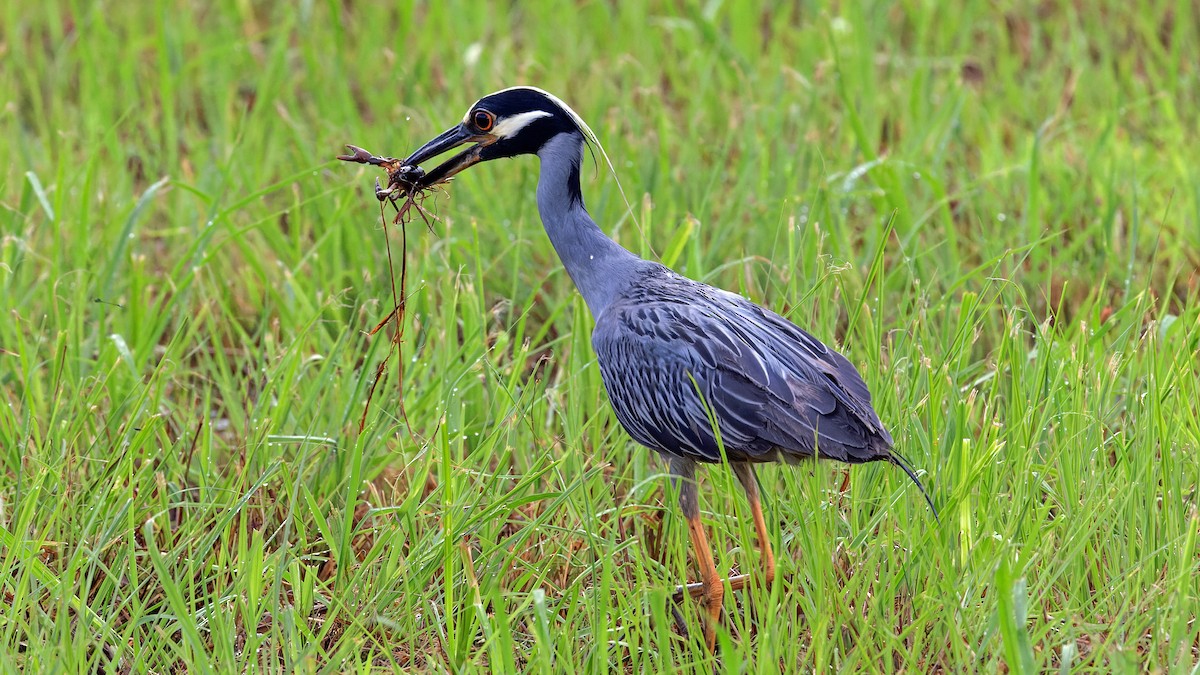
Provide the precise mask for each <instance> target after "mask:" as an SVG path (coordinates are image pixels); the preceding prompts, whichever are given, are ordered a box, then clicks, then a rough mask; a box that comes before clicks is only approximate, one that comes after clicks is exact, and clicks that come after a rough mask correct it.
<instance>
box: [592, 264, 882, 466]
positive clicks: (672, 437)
mask: <svg viewBox="0 0 1200 675" xmlns="http://www.w3.org/2000/svg"><path fill="white" fill-rule="evenodd" d="M639 274H640V275H641V276H640V278H637V279H634V280H632V281H633V283H630V284H629V285H628V286H627V287H626V290H625V291H624V292H623V293H622V294H621V296H620V297H619V298H617V299H616V300H615V301H614V302H612V303H611V304H610V305H609V306H608V307H606V308H605V310H604V311H603V312H601V313H600V315H599V316H598V317H597V320H596V329H595V332H594V333H593V335H592V344H593V346H594V347H595V350H596V355H597V357H598V359H599V363H600V371H601V374H602V376H603V379H604V384H605V387H606V388H607V390H608V393H609V398H610V400H611V402H612V405H613V408H614V409H615V411H616V413H617V418H618V419H619V420H620V422H621V424H622V426H624V427H625V429H626V431H628V432H629V434H630V435H631V436H632V437H633V438H634V439H635V440H637V441H638V442H640V443H642V444H643V445H645V446H647V447H649V448H651V449H654V450H657V451H658V452H660V453H663V454H665V455H668V456H680V457H685V458H688V459H692V460H695V461H701V462H719V461H721V451H720V447H721V446H720V445H718V442H717V434H719V435H720V439H721V445H723V446H724V451H725V455H726V457H727V458H728V459H729V460H730V461H748V462H766V461H776V460H784V461H798V460H801V459H804V458H807V457H812V456H814V455H818V456H820V457H825V458H830V459H837V460H840V461H844V462H852V463H859V462H870V461H876V460H886V459H892V456H891V454H890V453H889V449H890V448H891V445H892V439H891V436H890V435H889V434H888V432H887V430H886V429H885V428H884V426H883V424H882V423H881V422H880V420H879V417H878V416H877V415H876V414H875V411H874V409H873V408H872V407H871V394H870V392H869V391H868V390H867V386H866V384H865V383H864V382H863V380H862V378H861V377H860V376H859V374H858V371H857V370H855V368H854V366H853V365H851V364H850V362H849V361H847V360H846V359H845V358H844V357H842V355H840V354H838V353H837V352H835V351H833V350H831V349H829V348H828V347H826V346H825V345H824V344H822V343H821V342H820V341H819V340H817V339H816V338H814V337H812V336H811V335H809V334H808V333H806V332H804V331H803V330H801V329H800V328H798V327H797V326H796V325H795V324H793V323H791V322H790V321H788V320H787V319H784V318H783V317H781V316H779V315H778V314H776V313H774V312H772V311H770V310H767V309H764V308H762V307H759V306H758V305H755V304H754V303H752V302H750V301H748V300H746V299H745V298H742V297H741V296H738V295H734V294H732V293H728V292H726V291H722V290H719V289H716V288H713V287H711V286H707V285H705V284H701V283H699V282H696V281H693V280H691V279H687V278H686V277H682V276H680V275H678V274H675V273H674V272H671V271H670V270H668V269H666V268H665V267H662V266H658V265H654V266H652V267H648V268H646V269H645V271H643V272H640V273H639ZM714 428H715V429H716V430H717V431H716V433H714Z"/></svg>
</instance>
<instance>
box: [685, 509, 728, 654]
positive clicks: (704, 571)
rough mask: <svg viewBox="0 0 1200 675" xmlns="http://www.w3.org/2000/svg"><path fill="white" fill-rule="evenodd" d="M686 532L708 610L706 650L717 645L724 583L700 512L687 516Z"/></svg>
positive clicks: (705, 630)
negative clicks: (709, 544) (690, 538)
mask: <svg viewBox="0 0 1200 675" xmlns="http://www.w3.org/2000/svg"><path fill="white" fill-rule="evenodd" d="M687 521H688V533H689V534H690V535H691V537H692V548H694V549H696V558H697V560H698V561H699V563H700V579H701V582H700V584H701V594H702V596H703V597H704V607H705V609H706V610H708V620H707V621H705V622H704V644H705V645H707V646H708V651H710V652H711V651H712V650H713V649H714V648H715V647H716V645H717V621H719V620H720V618H721V601H722V600H723V599H724V598H725V584H723V583H721V576H720V575H719V574H717V566H716V564H715V563H714V562H713V554H712V549H711V548H709V546H708V535H707V534H705V533H704V524H703V523H701V522H700V514H696V515H695V516H689V517H688V519H687Z"/></svg>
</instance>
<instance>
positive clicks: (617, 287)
mask: <svg viewBox="0 0 1200 675" xmlns="http://www.w3.org/2000/svg"><path fill="white" fill-rule="evenodd" d="M538 157H539V158H540V159H541V162H542V172H541V176H540V177H539V178H538V187H537V202H538V211H539V212H540V213H541V215H542V225H543V226H545V228H546V234H547V235H549V236H550V243H551V244H553V245H554V250H555V251H556V252H557V253H558V257H559V259H560V260H562V263H563V267H566V268H567V274H570V275H571V279H572V280H573V281H574V282H575V287H576V288H578V289H579V293H580V294H581V295H583V299H584V301H585V302H586V303H587V306H588V309H589V310H591V312H592V316H593V317H598V316H600V313H601V312H603V311H604V309H605V308H606V307H608V305H609V304H610V303H611V302H612V301H613V299H615V298H616V296H617V295H618V294H619V293H620V292H621V291H622V290H624V289H625V288H626V287H627V286H628V284H629V282H630V280H631V279H632V278H633V276H634V273H635V272H636V271H637V269H638V267H640V266H641V265H644V264H646V263H645V261H644V260H642V259H641V258H639V257H637V256H635V255H634V254H632V253H630V252H629V251H626V250H625V249H623V248H621V245H620V244H618V243H617V242H615V241H613V240H612V239H609V238H608V236H607V235H605V234H604V232H603V231H601V230H600V228H599V227H598V226H597V225H596V222H595V221H594V220H592V217H591V216H589V215H588V212H587V209H585V208H584V206H583V195H582V194H581V193H580V191H579V169H580V165H581V164H582V162H583V136H581V135H579V134H576V133H569V134H568V133H563V134H559V135H557V136H555V137H554V138H552V139H550V140H549V141H547V142H546V144H545V145H543V146H542V149H541V150H539V151H538Z"/></svg>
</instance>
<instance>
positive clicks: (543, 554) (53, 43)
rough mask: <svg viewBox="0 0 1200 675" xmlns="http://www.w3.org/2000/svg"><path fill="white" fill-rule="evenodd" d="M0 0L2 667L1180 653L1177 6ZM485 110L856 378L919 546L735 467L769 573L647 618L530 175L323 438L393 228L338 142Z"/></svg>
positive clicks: (661, 485) (831, 484)
mask: <svg viewBox="0 0 1200 675" xmlns="http://www.w3.org/2000/svg"><path fill="white" fill-rule="evenodd" d="M0 12H2V15H0V62H2V63H3V65H2V67H0V153H2V154H3V156H5V157H7V158H8V161H7V163H6V165H5V167H4V168H3V169H2V170H0V223H2V225H0V227H2V228H3V230H2V232H0V234H2V239H0V385H2V386H0V397H2V403H3V404H2V405H0V570H2V571H0V659H2V663H3V664H4V666H5V669H8V668H14V667H15V668H18V669H23V670H25V671H27V672H54V671H58V672H81V671H83V670H85V669H91V668H96V667H101V666H102V667H104V668H105V669H106V672H122V671H132V672H148V671H149V672H171V671H179V670H187V671H195V672H206V671H209V670H212V671H221V672H238V671H241V672H259V671H267V672H273V671H283V670H299V671H302V672H309V671H324V672H340V671H351V670H355V671H360V672H361V671H366V670H371V669H376V668H378V669H383V670H387V669H392V668H404V669H415V670H437V671H455V672H458V671H473V670H482V669H491V670H494V671H496V672H506V671H516V670H529V671H559V672H573V671H577V670H585V671H593V672H596V671H607V670H617V671H625V672H647V671H658V670H676V669H678V670H684V671H698V672H709V671H711V669H712V666H713V664H714V661H715V662H716V663H719V664H720V667H721V668H722V669H724V670H729V671H750V672H763V673H774V672H778V671H779V670H780V668H784V669H788V670H793V669H794V670H822V671H825V670H843V671H891V670H905V671H908V672H929V671H932V670H937V669H946V670H948V671H955V672H964V671H984V672H995V671H1003V670H1006V669H1007V670H1010V671H1019V672H1027V671H1029V670H1032V669H1059V668H1062V669H1064V670H1074V671H1080V672H1088V671H1091V672H1110V671H1130V670H1132V671H1138V670H1149V671H1155V672H1177V673H1187V672H1191V673H1195V672H1197V671H1196V668H1197V665H1196V664H1197V663H1200V624H1197V622H1196V615H1197V611H1198V609H1200V600H1198V598H1197V595H1198V591H1197V588H1198V586H1200V585H1198V583H1197V581H1196V579H1197V575H1198V572H1200V569H1198V567H1200V553H1198V550H1197V530H1198V529H1200V515H1198V511H1197V508H1198V507H1197V484H1198V483H1200V459H1198V450H1200V412H1198V409H1200V406H1198V405H1197V399H1198V398H1200V384H1198V383H1200V376H1198V362H1200V358H1198V342H1200V329H1198V327H1197V323H1198V320H1200V302H1198V298H1200V292H1198V286H1200V276H1198V273H1197V269H1198V267H1200V173H1198V170H1197V168H1196V167H1197V162H1196V152H1197V147H1200V144H1198V140H1200V138H1198V134H1197V129H1200V119H1198V115H1197V110H1198V109H1200V84H1198V77H1200V68H1198V66H1200V56H1198V54H1200V8H1198V6H1197V3H1196V2H1194V1H1189V0H1179V1H1170V0H1151V1H1149V2H1144V3H1123V2H1097V3H1089V2H1072V1H1069V0H1045V1H1043V2H1034V3H1014V4H1012V5H1011V6H1010V5H1009V3H994V2H985V1H983V0H975V1H968V2H964V3H957V4H955V5H953V6H950V5H943V4H941V3H933V2H921V1H915V0H914V1H904V2H868V3H837V4H834V5H831V6H823V5H821V4H819V3H808V2H796V3H790V2H779V3H765V4H761V5H753V6H752V5H751V4H750V3H742V2H724V3H722V2H719V1H713V2H707V3H699V2H694V1H691V0H681V1H679V2H648V3H638V2H632V3H626V2H620V3H617V2H598V1H596V2H582V1H581V2H552V1H550V0H538V1H535V2H523V3H473V2H459V1H452V0H446V1H441V2H430V3H417V4H413V3H409V2H386V3H350V2H345V3H342V2H336V1H332V0H331V1H330V2H321V3H314V2H311V1H309V0H297V1H296V2H289V3H251V2H244V1H241V0H237V1H235V0H220V1H218V2H213V3H208V2H186V1H183V0H181V1H179V2H172V3H157V4H155V3H111V2H110V3H101V2H91V3H89V2H78V3H20V2H10V3H6V4H5V5H4V8H3V10H0ZM522 83H524V84H535V85H538V86H541V87H543V88H546V89H548V90H551V91H553V92H555V93H557V94H559V95H560V96H561V97H563V98H564V99H565V100H567V101H568V102H569V103H570V104H571V105H572V106H573V107H574V108H575V109H576V110H577V111H579V113H580V114H581V115H582V116H583V117H584V118H585V119H587V120H588V121H589V122H590V124H591V126H592V127H593V128H594V129H595V130H596V132H597V133H598V134H599V136H600V138H601V139H602V141H603V143H604V144H605V146H606V149H607V151H608V154H609V155H610V156H611V157H612V159H613V162H614V165H615V168H616V176H615V177H614V176H613V175H612V174H611V173H610V172H609V171H607V169H606V167H605V166H604V165H603V163H598V164H597V165H596V166H595V167H594V169H590V170H589V171H588V172H587V175H586V177H585V185H584V190H585V194H586V197H587V201H588V205H589V207H590V209H591V212H592V213H593V215H594V216H595V217H596V219H597V220H598V222H600V223H601V224H602V225H603V226H604V227H605V228H606V229H607V230H608V231H610V232H611V233H613V234H614V236H616V237H617V238H618V239H619V241H621V242H622V243H623V244H625V245H626V246H627V247H630V248H632V249H633V250H635V251H638V252H641V253H642V254H644V255H646V256H649V257H657V258H658V259H661V260H663V261H664V262H667V263H668V264H670V265H672V266H674V267H675V268H676V269H678V270H679V271H681V272H684V273H686V274H688V275H690V276H693V277H696V278H699V279H702V280H705V281H708V282H710V283H714V284H717V285H720V286H723V287H726V288H730V289H733V290H736V291H738V292H741V293H744V294H746V295H747V296H749V297H751V298H753V299H754V300H756V301H759V302H762V303H764V304H766V305H768V306H770V307H772V308H774V309H776V310H778V311H781V312H783V313H785V314H787V315H788V316H789V317H791V318H792V319H793V320H794V321H796V322H797V323H799V324H801V325H802V326H805V327H806V328H808V329H809V330H810V331H811V332H813V333H814V334H816V335H818V336H820V337H821V338H822V339H824V340H826V341H828V342H830V343H831V344H834V345H836V346H838V348H839V349H841V350H843V351H844V352H845V353H846V354H847V355H848V357H849V358H850V360H851V361H853V362H854V363H855V364H856V365H858V366H859V367H860V369H861V370H862V372H863V373H864V375H865V377H866V379H867V381H868V383H869V385H870V386H871V388H872V390H873V391H874V392H875V402H876V406H877V408H878V410H879V413H880V416H881V417H882V418H883V419H884V420H885V421H886V423H887V424H888V425H889V427H890V429H891V431H892V434H893V435H894V436H895V438H896V442H897V446H898V448H899V449H900V451H901V452H902V453H903V454H904V455H906V456H907V457H908V458H909V459H910V460H911V461H912V462H913V463H914V464H915V465H916V466H917V467H919V468H920V469H922V470H923V471H924V472H925V481H926V483H927V485H928V486H929V487H930V489H931V491H932V493H933V496H934V498H935V500H936V501H937V503H938V504H939V506H940V507H941V511H942V522H941V524H940V525H939V524H938V523H936V522H935V521H934V520H933V518H932V517H931V516H930V514H929V512H928V509H927V508H926V506H925V504H924V502H923V501H922V500H921V498H920V496H919V495H918V493H917V492H916V490H915V489H914V488H913V487H912V486H911V484H909V483H908V482H907V479H906V478H905V477H904V476H903V475H902V474H900V473H899V472H898V471H896V470H894V469H893V468H890V467H886V466H865V467H857V468H855V469H853V470H851V471H850V472H849V474H848V476H849V478H848V479H847V478H846V471H845V469H844V468H842V467H838V466H832V465H825V464H821V465H808V466H803V467H799V468H786V467H769V468H765V469H764V470H762V471H761V472H760V474H761V476H762V480H763V483H764V488H765V490H766V493H767V494H768V495H769V496H768V500H769V503H768V509H769V522H770V526H771V528H772V536H773V540H774V542H775V548H776V551H777V553H778V554H779V556H780V578H779V580H778V582H777V583H776V584H775V585H774V586H773V587H771V588H762V587H754V588H752V589H750V590H749V591H747V592H746V593H743V594H739V597H737V598H734V597H732V596H727V599H726V609H727V616H726V617H725V621H724V623H723V626H722V629H721V632H720V638H719V644H720V649H719V654H718V655H717V656H716V657H713V656H710V655H708V654H706V653H705V651H704V650H703V649H702V647H701V646H700V645H699V644H698V642H697V641H696V640H695V638H693V639H691V640H688V639H685V638H683V637H680V636H679V635H678V634H677V631H676V630H675V628H674V621H673V619H672V612H671V609H670V604H669V600H668V596H669V594H670V591H671V589H672V588H673V586H674V584H676V583H678V582H680V581H681V580H683V579H685V578H694V576H689V575H694V568H693V567H691V566H689V562H688V561H689V560H690V554H689V552H688V550H687V537H686V531H685V528H683V527H682V523H681V519H680V518H679V517H678V512H677V509H676V507H675V506H674V504H673V500H672V498H671V494H670V491H669V490H668V489H666V487H665V486H666V481H665V480H664V478H663V476H662V471H663V467H662V465H661V464H660V463H659V462H658V461H657V460H656V459H655V458H653V457H651V456H650V455H649V453H647V452H646V451H644V450H642V449H640V448H638V447H636V446H635V445H634V444H633V443H632V442H631V441H630V440H629V438H628V437H627V436H626V435H625V434H624V432H622V431H621V430H620V428H619V427H618V425H617V423H616V421H615V419H614V417H613V415H612V413H611V411H610V409H609V407H608V405H607V403H606V400H605V394H604V391H603V388H602V386H601V383H600V380H599V375H598V371H597V368H596V366H595V363H594V357H593V354H592V351H591V349H590V345H589V334H590V323H591V319H590V317H589V316H588V314H587V312H586V308H585V307H584V305H583V304H582V302H581V301H580V300H579V298H578V297H577V295H576V293H575V291H574V289H573V288H572V286H571V283H570V279H569V278H568V277H567V276H566V275H565V274H564V273H563V272H562V270H561V268H560V267H559V265H558V263H557V260H556V258H555V256H554V253H553V250H552V248H551V247H550V246H549V244H548V242H547V241H546V239H545V237H544V234H543V233H542V231H541V225H540V222H539V220H538V216H537V212H536V207H535V204H534V201H533V198H532V193H533V189H534V185H535V183H536V179H537V162H536V160H534V159H524V160H520V161H514V162H497V163H495V164H493V165H484V166H480V167H478V168H475V169H473V170H471V171H469V172H467V173H466V174H464V175H463V176H462V177H461V178H460V179H459V180H457V181H456V182H455V183H454V184H453V185H452V186H451V187H450V188H449V190H448V193H449V194H448V195H447V196H442V197H439V198H438V199H437V201H436V204H434V203H433V202H430V203H429V205H430V206H432V207H433V208H434V210H435V211H436V212H437V213H438V214H439V215H440V217H441V219H440V221H439V222H437V223H435V224H434V226H433V228H432V231H427V230H426V229H425V228H424V226H423V225H421V224H420V223H419V222H418V223H414V224H412V225H410V226H409V228H408V236H407V260H408V277H407V290H408V292H409V294H410V296H409V303H408V311H407V315H406V316H405V318H404V325H405V333H404V336H403V341H402V343H401V345H400V352H399V356H398V357H396V358H393V359H392V361H391V362H390V363H389V365H388V368H387V371H386V372H387V374H386V376H385V377H384V379H383V381H382V382H381V383H380V384H379V387H378V389H377V390H376V394H375V404H374V406H373V407H372V408H371V409H370V411H369V413H368V414H367V416H366V422H367V424H366V428H365V430H364V431H363V432H361V433H360V432H359V429H358V422H359V418H360V416H361V415H362V414H363V409H364V400H365V398H366V392H367V390H368V388H369V386H370V384H371V381H372V380H373V377H374V373H375V369H376V366H377V364H378V363H379V362H380V361H381V360H382V359H383V358H384V357H385V356H386V355H387V353H388V352H389V340H388V335H387V334H386V331H385V332H384V333H381V334H379V335H377V336H375V337H374V338H370V337H368V336H367V335H366V332H367V331H368V330H369V329H370V328H371V327H372V326H374V325H375V323H376V322H378V321H379V320H381V319H383V318H384V317H385V316H386V315H387V313H388V312H389V311H390V310H391V308H392V279H393V276H394V275H396V274H398V269H399V261H400V256H401V255H402V253H403V251H402V240H401V237H400V234H399V231H398V230H397V229H396V228H393V227H388V228H386V230H385V229H384V228H383V227H381V225H380V219H379V213H378V210H377V206H376V203H375V200H374V197H373V195H372V194H371V190H370V186H371V181H372V178H374V176H375V174H374V172H372V171H368V170H366V169H364V168H362V167H358V166H355V165H348V164H342V163H338V162H334V161H332V157H333V155H335V154H336V153H338V152H339V151H340V150H341V149H342V146H343V144H345V143H354V144H357V145H361V146H364V147H366V148H368V149H370V150H373V151H375V152H378V153H384V154H393V155H401V156H402V155H405V154H407V153H408V152H410V151H411V150H412V149H414V148H415V147H416V146H417V145H418V144H420V143H421V142H423V141H425V140H427V139H428V138H430V137H432V136H433V135H434V134H435V133H437V132H439V131H441V130H442V129H444V128H446V127H447V126H449V125H451V124H453V123H456V122H457V121H458V120H459V119H460V117H461V115H462V114H463V112H464V111H465V110H466V108H467V106H468V105H469V104H470V103H471V102H472V101H474V100H475V99H476V98H478V97H479V96H482V95H483V94H485V93H488V92H490V91H493V90H495V89H499V88H502V87H506V86H510V85H513V84H522ZM618 178H619V180H620V183H621V185H622V186H623V187H624V191H625V194H627V195H628V196H629V199H630V202H631V204H632V215H630V209H629V208H627V206H626V203H625V201H624V200H623V199H622V197H621V195H620V193H619V192H618V190H617V182H616V181H617V179H618ZM385 242H390V257H389V253H388V250H387V247H386V246H385ZM399 364H402V365H403V367H404V368H403V374H402V376H398V375H397V372H396V370H395V366H396V365H399ZM401 397H402V399H403V403H404V410H405V411H406V412H407V423H406V421H405V420H404V419H403V418H402V415H401V414H400V411H401V406H400V398H401ZM843 487H844V488H845V489H843ZM701 494H702V496H703V509H704V513H705V518H706V522H707V523H708V525H709V526H710V528H711V530H712V540H713V546H714V549H715V552H716V555H717V559H718V565H719V566H720V568H721V569H722V570H730V569H738V570H743V571H750V572H754V571H755V570H757V565H758V558H757V554H756V553H755V541H754V536H753V528H752V526H750V525H749V522H748V509H747V506H746V503H745V501H744V499H743V498H742V497H741V495H740V491H739V490H738V489H737V488H736V485H735V482H734V481H733V480H732V478H731V477H730V475H729V473H728V471H726V470H724V469H712V470H708V471H706V472H705V478H704V484H703V486H702V490H701ZM681 615H682V616H683V617H685V619H686V621H687V622H688V623H689V625H690V626H691V628H692V631H691V632H692V634H693V635H695V634H696V633H697V632H698V627H699V624H698V615H699V612H698V611H697V608H696V606H695V605H694V604H691V605H686V606H684V607H682V608H681Z"/></svg>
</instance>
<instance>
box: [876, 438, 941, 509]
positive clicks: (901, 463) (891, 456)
mask: <svg viewBox="0 0 1200 675" xmlns="http://www.w3.org/2000/svg"><path fill="white" fill-rule="evenodd" d="M888 461H889V462H891V463H892V464H895V465H896V466H898V467H900V469H901V470H902V471H904V473H906V474H908V477H909V478H911V479H912V482H914V483H916V484H917V489H918V490H920V491H921V496H923V497H925V501H926V502H927V503H928V504H929V510H930V511H933V519H934V520H936V521H937V522H938V524H941V522H942V519H941V518H939V517H938V510H937V507H936V506H934V505H933V498H932V497H930V496H929V493H928V492H926V491H925V486H924V485H922V484H921V479H920V478H917V472H916V471H913V468H912V465H911V464H909V463H908V460H907V459H904V458H903V457H901V456H900V455H899V454H897V453H896V451H895V450H892V451H889V452H888Z"/></svg>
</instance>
